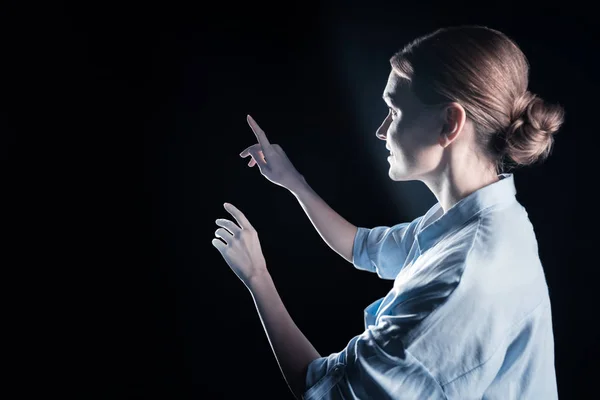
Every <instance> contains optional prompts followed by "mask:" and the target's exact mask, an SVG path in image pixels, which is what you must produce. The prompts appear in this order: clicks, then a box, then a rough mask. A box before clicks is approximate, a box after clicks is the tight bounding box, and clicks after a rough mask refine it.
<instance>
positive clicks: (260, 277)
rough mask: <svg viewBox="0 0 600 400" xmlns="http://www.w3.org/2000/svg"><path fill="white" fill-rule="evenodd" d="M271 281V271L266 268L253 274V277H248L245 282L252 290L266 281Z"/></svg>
mask: <svg viewBox="0 0 600 400" xmlns="http://www.w3.org/2000/svg"><path fill="white" fill-rule="evenodd" d="M269 282H272V280H271V274H269V271H267V270H265V271H261V272H257V273H255V274H254V275H252V276H251V277H249V278H248V279H246V282H245V283H246V287H247V288H248V289H249V290H250V291H251V292H252V291H254V290H256V289H258V288H260V287H262V286H264V285H265V283H269Z"/></svg>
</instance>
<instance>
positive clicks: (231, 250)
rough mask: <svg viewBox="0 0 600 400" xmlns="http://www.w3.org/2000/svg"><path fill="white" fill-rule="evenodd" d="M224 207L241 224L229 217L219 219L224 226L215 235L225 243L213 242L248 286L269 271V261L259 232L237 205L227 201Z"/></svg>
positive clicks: (218, 223) (216, 240)
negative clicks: (259, 237)
mask: <svg viewBox="0 0 600 400" xmlns="http://www.w3.org/2000/svg"><path fill="white" fill-rule="evenodd" d="M224 208H225V210H227V211H228V212H229V213H230V214H231V215H232V216H233V218H235V220H236V221H237V223H238V224H239V226H238V225H236V224H235V223H234V222H233V221H230V220H228V219H223V218H219V219H217V220H216V223H217V225H219V226H221V227H222V228H219V229H217V230H216V232H215V235H216V236H217V237H220V238H221V239H223V240H224V241H225V243H223V242H222V241H221V240H219V239H213V241H212V244H213V246H215V247H216V248H217V250H219V252H220V253H221V255H222V256H223V258H224V259H225V261H226V262H227V264H228V265H229V267H230V268H231V269H232V270H233V272H235V274H236V275H237V276H238V278H240V279H241V280H242V282H244V284H245V285H246V286H248V284H249V282H250V280H251V279H252V278H254V277H257V276H260V275H261V274H266V273H267V263H266V261H265V257H264V256H263V254H262V249H261V247H260V242H259V240H258V233H257V232H256V230H255V229H254V227H253V226H252V225H251V224H250V221H248V219H247V218H246V216H245V215H244V214H243V213H242V212H241V211H240V210H238V209H237V208H236V207H235V206H233V205H232V204H229V203H225V204H224Z"/></svg>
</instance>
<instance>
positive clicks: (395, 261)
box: [213, 26, 564, 400]
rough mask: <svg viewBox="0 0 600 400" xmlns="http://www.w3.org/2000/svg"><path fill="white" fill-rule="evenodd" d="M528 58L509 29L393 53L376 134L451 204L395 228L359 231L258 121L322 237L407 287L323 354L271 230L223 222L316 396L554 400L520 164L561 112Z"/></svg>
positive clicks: (258, 156)
mask: <svg viewBox="0 0 600 400" xmlns="http://www.w3.org/2000/svg"><path fill="white" fill-rule="evenodd" d="M527 85H528V63H527V60H526V58H525V56H524V55H523V53H522V52H521V50H520V49H519V48H518V47H517V45H516V44H515V43H514V42H513V41H511V40H510V39H509V38H508V37H507V36H505V35H504V34H502V33H501V32H498V31H496V30H493V29H489V28H486V27H480V26H460V27H452V28H445V29H440V30H438V31H436V32H433V33H431V34H429V35H426V36H424V37H421V38H418V39H416V40H414V41H413V42H412V43H410V44H409V45H407V46H406V47H405V48H404V49H403V50H401V51H400V52H398V53H397V54H395V55H394V56H393V57H392V59H391V72H390V75H389V78H388V82H387V85H386V87H385V90H384V93H383V98H384V101H385V102H386V103H387V106H388V108H389V113H388V115H387V117H386V118H385V120H384V121H383V123H382V125H381V126H380V127H379V129H378V130H377V134H376V136H377V138H379V139H381V140H384V141H385V142H386V148H387V149H388V150H389V151H390V156H389V157H388V160H389V164H390V168H389V176H390V178H391V179H393V180H394V181H407V180H420V181H422V182H424V183H425V184H426V185H427V187H429V189H430V190H431V191H432V192H433V193H434V195H435V197H436V199H437V200H438V202H437V203H436V204H435V205H434V206H433V207H431V209H430V210H429V211H427V213H425V215H423V216H420V217H418V218H416V219H415V220H414V221H412V222H406V223H401V224H398V225H395V226H392V227H384V226H380V227H375V228H371V229H368V228H362V227H356V226H354V225H352V224H351V223H349V222H348V221H346V220H345V219H344V218H342V217H341V216H340V215H338V214H337V213H336V212H335V211H333V210H332V209H331V208H330V207H329V206H328V205H327V204H326V203H325V202H324V201H323V200H322V199H321V198H320V197H319V196H318V195H317V194H316V193H315V192H314V191H313V190H312V189H311V188H310V186H309V185H308V184H307V182H306V181H305V180H304V178H303V176H302V175H301V174H300V173H298V171H296V169H295V168H294V167H293V165H292V163H291V162H290V160H289V159H288V158H287V157H286V155H285V153H284V151H283V150H282V148H281V147H280V146H278V145H276V144H270V143H269V141H268V140H267V137H266V135H265V133H264V132H263V131H262V130H261V129H260V128H259V127H258V125H257V124H256V122H255V121H254V120H252V119H251V118H250V117H249V119H248V121H249V124H250V126H251V128H252V130H253V131H254V133H255V135H256V137H257V138H258V143H257V144H255V145H252V146H250V147H249V148H247V149H246V150H244V151H243V152H242V153H241V154H240V156H242V157H246V156H248V155H251V157H252V158H251V160H250V162H249V164H248V165H249V166H250V167H252V166H254V165H258V167H259V169H260V171H261V173H262V175H264V176H265V177H266V178H267V179H269V180H270V181H271V182H273V183H275V184H278V185H280V186H282V187H285V188H287V189H289V190H290V191H291V192H292V193H293V194H294V195H295V196H296V198H297V199H298V201H299V202H300V204H301V206H302V208H303V209H304V211H305V212H306V214H307V215H308V217H309V219H310V220H311V222H312V224H313V225H314V226H315V228H316V229H317V231H318V232H319V234H320V235H321V237H322V238H323V240H325V242H327V244H328V245H329V246H330V247H331V248H332V249H333V250H334V251H336V252H337V253H338V254H339V255H340V256H342V257H344V259H346V260H347V261H348V262H350V263H352V264H353V265H354V266H355V267H356V268H358V269H361V270H366V271H370V272H374V273H377V274H378V275H379V276H380V277H381V278H383V279H390V280H394V285H393V288H392V290H391V291H390V292H389V293H388V294H387V295H386V296H385V297H384V298H382V299H379V300H377V301H376V302H374V303H373V304H371V305H370V306H368V307H367V308H366V310H365V331H364V332H363V333H362V334H360V335H358V336H356V337H354V338H352V339H351V340H350V341H349V343H348V345H347V346H346V348H345V349H343V350H342V351H340V352H339V353H334V354H331V355H329V356H326V357H322V356H321V355H319V354H318V353H317V352H316V351H315V349H314V347H313V346H312V345H311V344H310V342H309V341H308V340H307V339H306V338H305V337H304V335H303V334H302V332H300V330H299V329H298V328H297V326H296V325H295V324H294V322H293V321H292V319H291V318H290V316H289V314H288V313H287V311H286V309H285V307H284V305H283V304H282V302H281V299H280V297H279V295H278V294H277V291H276V289H275V286H274V284H273V281H272V280H271V278H270V275H269V273H268V271H267V268H266V262H265V259H264V257H263V255H262V252H261V248H260V244H259V240H258V236H257V233H256V231H255V230H254V229H253V228H252V226H251V224H250V222H249V221H248V220H247V219H246V218H245V217H244V215H243V214H242V213H241V212H240V211H239V210H238V209H237V208H235V207H233V206H232V205H230V204H226V205H225V208H226V209H227V210H228V211H229V212H230V213H231V214H232V215H233V217H234V218H235V219H236V220H237V222H238V224H239V226H238V225H236V224H235V223H233V222H232V221H229V220H225V219H218V220H217V225H219V226H221V227H222V228H219V229H217V231H216V236H218V237H220V238H221V239H223V241H224V242H225V243H223V242H222V241H220V240H218V239H214V240H213V245H214V246H215V247H217V249H218V250H219V251H220V252H221V254H222V255H223V257H224V259H225V260H226V261H227V263H228V264H229V266H230V267H231V268H232V269H233V270H234V271H235V273H236V274H237V275H238V277H239V278H240V279H241V280H242V281H243V282H244V283H245V285H246V286H247V287H248V289H249V290H250V292H251V294H252V296H253V298H254V301H255V303H256V306H257V309H258V312H259V315H260V318H261V320H262V323H263V326H264V328H265V331H266V333H267V336H268V338H269V341H270V343H271V346H272V348H273V351H274V353H275V356H276V358H277V361H278V363H279V366H280V368H281V370H282V372H283V375H284V377H285V379H286V381H287V383H288V385H289V386H290V388H291V390H292V392H293V393H294V395H295V396H296V397H297V398H304V399H418V400H424V399H482V398H483V399H503V400H506V399H545V400H546V399H556V398H557V397H558V395H557V388H556V376H555V370H554V339H553V333H552V318H551V307H550V299H549V295H548V287H547V284H546V281H545V277H544V271H543V269H542V265H541V263H540V259H539V256H538V248H537V241H536V237H535V234H534V230H533V227H532V225H531V223H530V221H529V219H528V216H527V212H526V210H525V209H524V208H523V206H521V205H520V204H519V202H518V201H517V199H516V197H515V194H516V190H515V185H514V178H513V174H512V173H507V172H505V171H504V169H505V166H506V164H507V163H509V162H510V163H511V164H512V166H513V167H514V166H524V165H528V164H532V163H534V162H539V161H543V160H544V159H545V158H546V157H548V155H549V154H550V151H551V148H552V145H553V134H554V133H556V131H557V130H558V129H559V127H560V125H561V124H562V122H563V116H564V112H563V109H562V108H561V107H560V106H556V105H554V106H553V105H548V104H546V103H544V101H542V100H541V99H540V98H539V97H537V96H536V95H534V94H532V93H530V92H529V91H528V90H527Z"/></svg>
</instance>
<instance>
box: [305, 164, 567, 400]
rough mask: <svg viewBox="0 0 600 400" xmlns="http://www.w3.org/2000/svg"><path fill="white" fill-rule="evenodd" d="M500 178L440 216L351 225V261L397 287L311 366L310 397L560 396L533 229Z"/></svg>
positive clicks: (437, 210) (510, 181) (507, 177)
mask: <svg viewBox="0 0 600 400" xmlns="http://www.w3.org/2000/svg"><path fill="white" fill-rule="evenodd" d="M499 178H500V180H499V181H497V182H495V183H493V184H490V185H488V186H485V187H483V188H481V189H479V190H477V191H476V192H474V193H472V194H470V195H469V196H467V197H465V198H464V199H462V200H461V201H459V202H458V203H456V204H455V205H454V206H453V207H452V208H450V209H449V210H448V211H447V212H446V213H445V214H444V213H443V210H442V208H441V206H440V204H439V203H436V204H435V205H434V206H433V207H431V209H429V211H427V213H426V214H425V215H423V216H421V217H418V218H416V219H415V220H414V221H412V222H407V223H402V224H398V225H395V226H392V227H384V226H379V227H375V228H372V229H367V228H361V227H359V228H358V231H357V233H356V236H355V238H354V248H353V254H352V258H353V260H352V262H353V265H354V266H355V267H356V268H358V269H360V270H365V271H370V272H374V273H376V274H377V275H378V276H379V277H381V278H383V279H389V280H393V281H394V284H393V287H392V289H391V290H390V291H389V293H388V294H387V295H386V296H385V297H384V298H381V299H379V300H377V301H375V302H373V303H372V304H371V305H369V306H368V307H367V308H366V309H365V317H364V318H365V331H364V332H363V333H362V334H360V335H358V336H356V337H354V338H352V339H351V340H350V341H349V343H348V345H347V346H346V348H345V349H343V350H342V351H341V352H339V353H334V354H331V355H329V356H328V357H321V358H318V359H316V360H314V361H312V362H311V363H310V364H309V367H308V373H307V376H306V392H305V393H304V399H305V400H316V399H361V400H365V399H402V400H412V399H414V400H426V399H432V400H433V399H435V400H438V399H460V400H470V399H485V400H492V399H494V400H495V399H498V400H511V399H519V400H524V399H532V400H552V399H557V398H558V393H557V387H556V373H555V369H554V337H553V333H552V316H551V307H550V298H549V293H548V286H547V283H546V279H545V276H544V271H543V269H542V264H541V262H540V259H539V255H538V246H537V240H536V236H535V233H534V230H533V226H532V225H531V222H530V221H529V218H528V215H527V212H526V210H525V208H524V207H523V206H521V204H520V203H519V202H518V201H517V199H516V197H515V196H516V189H515V184H514V177H513V174H501V175H499Z"/></svg>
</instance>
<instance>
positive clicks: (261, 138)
mask: <svg viewBox="0 0 600 400" xmlns="http://www.w3.org/2000/svg"><path fill="white" fill-rule="evenodd" d="M247 120H248V125H250V128H252V131H253V132H254V134H255V135H256V138H257V139H258V143H260V145H261V146H262V148H263V150H264V149H265V148H266V147H269V146H271V143H269V139H267V135H265V132H264V131H263V130H262V129H260V126H258V124H257V123H256V121H255V120H254V119H253V118H252V117H251V116H250V115H248V117H247Z"/></svg>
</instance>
